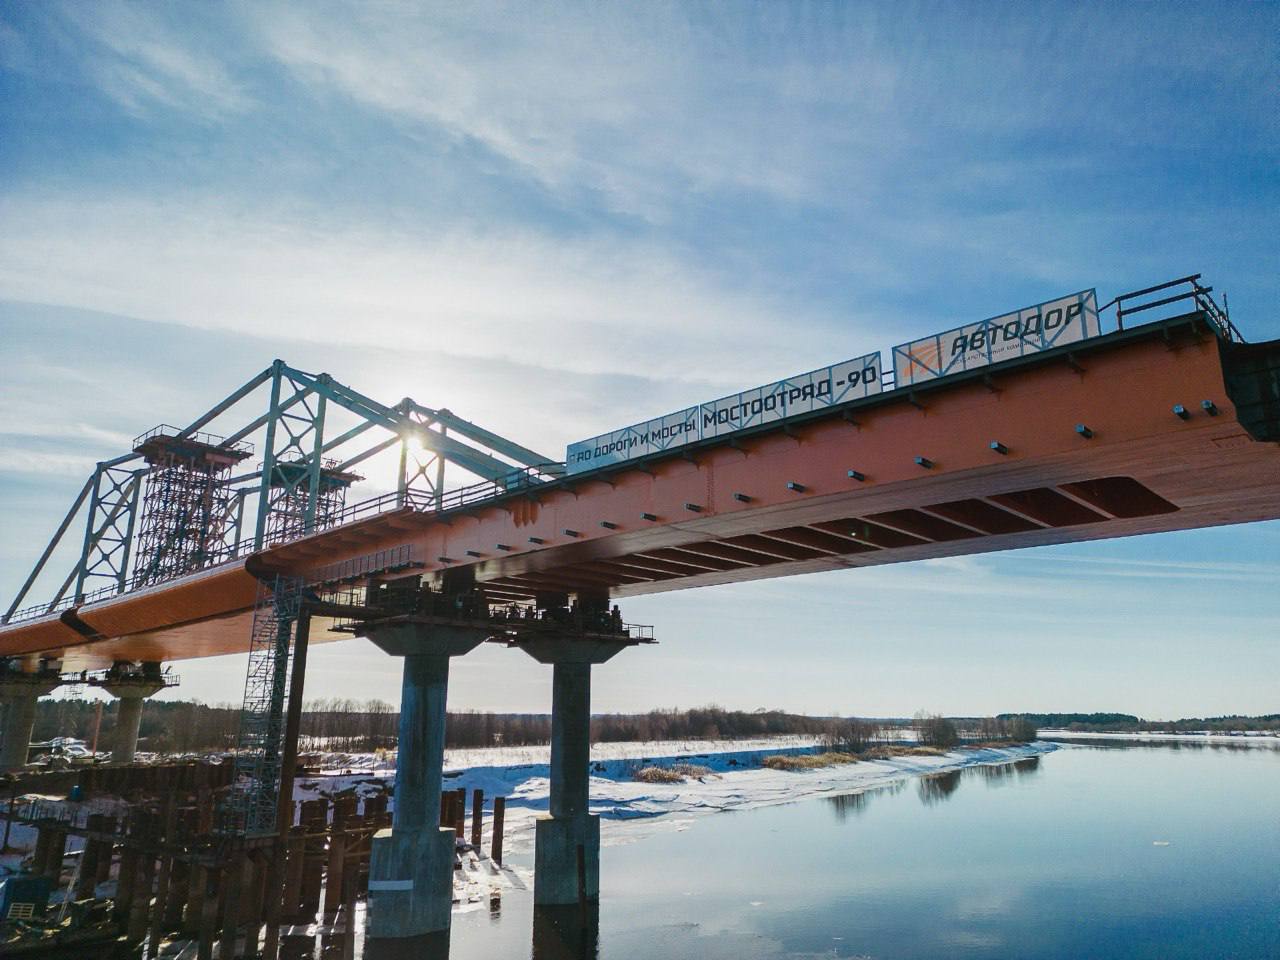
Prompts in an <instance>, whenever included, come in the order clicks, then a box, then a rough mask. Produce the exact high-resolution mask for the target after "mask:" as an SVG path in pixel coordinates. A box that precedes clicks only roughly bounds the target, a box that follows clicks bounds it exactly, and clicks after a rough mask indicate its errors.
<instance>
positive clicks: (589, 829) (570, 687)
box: [519, 636, 633, 906]
mask: <svg viewBox="0 0 1280 960" xmlns="http://www.w3.org/2000/svg"><path fill="white" fill-rule="evenodd" d="M632 644H633V641H631V640H617V641H611V640H599V639H586V638H580V637H571V636H561V637H553V638H538V639H529V640H523V639H522V640H521V642H520V643H519V647H520V648H521V649H522V650H524V651H525V652H526V653H528V654H529V655H530V656H531V657H533V658H534V659H535V660H537V661H538V662H539V663H546V664H550V665H551V667H552V675H551V676H552V679H551V804H550V806H551V809H550V814H549V815H548V816H545V817H542V818H540V819H539V820H538V822H537V824H536V826H535V831H536V834H535V838H534V873H533V902H534V904H535V905H537V906H561V905H566V904H592V903H595V902H597V901H598V900H599V899H600V818H599V817H593V816H592V815H591V813H590V808H589V806H588V803H587V798H588V787H589V783H590V775H591V774H590V766H591V668H592V666H594V665H595V664H598V663H604V662H605V661H606V660H608V659H610V658H611V657H613V656H615V655H616V654H618V653H619V652H620V651H622V650H623V649H624V648H625V647H628V646H631V645H632Z"/></svg>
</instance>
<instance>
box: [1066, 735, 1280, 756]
mask: <svg viewBox="0 0 1280 960" xmlns="http://www.w3.org/2000/svg"><path fill="white" fill-rule="evenodd" d="M1044 739H1045V740H1048V741H1049V742H1051V743H1061V744H1064V745H1070V746H1081V747H1095V748H1098V749H1103V750H1138V749H1144V748H1145V749H1151V750H1212V751H1215V752H1221V753H1237V752H1241V751H1246V750H1262V751H1265V752H1267V753H1270V754H1272V755H1274V756H1275V757H1277V758H1280V741H1277V740H1274V739H1270V738H1268V739H1263V738H1262V737H1241V738H1240V739H1239V740H1238V741H1236V742H1231V741H1223V740H1209V741H1204V740H1121V739H1119V738H1111V737H1064V738H1062V739H1061V740H1059V739H1057V738H1055V737H1045V738H1044Z"/></svg>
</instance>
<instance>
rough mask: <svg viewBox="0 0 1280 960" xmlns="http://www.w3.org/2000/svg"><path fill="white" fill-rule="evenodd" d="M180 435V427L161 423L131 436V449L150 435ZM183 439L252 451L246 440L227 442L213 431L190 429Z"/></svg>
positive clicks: (141, 443) (149, 437) (146, 439)
mask: <svg viewBox="0 0 1280 960" xmlns="http://www.w3.org/2000/svg"><path fill="white" fill-rule="evenodd" d="M179 436H182V429H181V428H180V427H175V426H173V425H172V424H169V423H162V424H159V425H158V426H154V427H152V428H151V429H150V430H148V431H147V432H146V433H142V434H139V435H138V436H136V437H134V438H133V449H135V450H137V449H138V447H140V446H142V445H143V444H144V443H146V442H147V441H148V440H150V439H151V438H152V437H179ZM182 438H183V439H184V440H191V441H194V442H195V443H199V444H203V445H204V446H206V447H226V448H227V449H228V450H234V451H236V452H237V453H249V454H251V453H253V444H252V443H250V442H249V441H248V440H235V441H232V442H231V443H228V442H227V439H226V437H220V436H218V435H217V434H215V433H206V432H204V431H202V430H196V431H192V432H191V433H188V434H186V436H183V437H182Z"/></svg>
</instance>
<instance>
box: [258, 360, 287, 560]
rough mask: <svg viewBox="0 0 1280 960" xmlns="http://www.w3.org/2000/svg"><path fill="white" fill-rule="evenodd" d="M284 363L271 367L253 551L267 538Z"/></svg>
mask: <svg viewBox="0 0 1280 960" xmlns="http://www.w3.org/2000/svg"><path fill="white" fill-rule="evenodd" d="M283 372H284V361H283V360H277V361H276V362H275V363H273V364H272V365H271V405H270V406H269V407H268V408H267V414H266V425H267V440H266V445H265V448H264V449H263V451H262V474H261V477H260V479H259V482H258V518H257V522H256V523H255V524H254V528H253V549H254V550H261V549H262V542H263V540H265V539H266V536H267V514H268V513H269V507H270V505H271V474H272V471H273V470H274V469H275V465H276V464H275V453H276V422H277V421H278V420H279V419H280V380H281V377H282V374H283Z"/></svg>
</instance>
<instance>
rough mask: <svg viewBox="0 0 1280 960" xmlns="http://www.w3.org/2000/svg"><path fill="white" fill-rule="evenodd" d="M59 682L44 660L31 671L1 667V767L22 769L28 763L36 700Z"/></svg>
mask: <svg viewBox="0 0 1280 960" xmlns="http://www.w3.org/2000/svg"><path fill="white" fill-rule="evenodd" d="M60 683H61V678H60V677H59V676H58V672H57V671H56V670H49V669H47V668H46V667H45V665H44V664H43V663H42V664H41V667H40V669H39V670H36V671H34V672H28V671H23V670H8V669H3V668H0V703H3V704H4V727H3V729H2V730H0V733H3V737H2V740H3V742H2V743H0V770H21V769H22V768H23V767H25V766H26V765H27V754H28V753H29V752H30V750H31V731H32V729H33V728H34V727H35V723H36V701H37V700H39V699H40V698H41V697H44V696H48V695H49V694H50V693H52V692H53V691H54V690H55V689H56V688H57V687H58V685H59V684H60Z"/></svg>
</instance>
